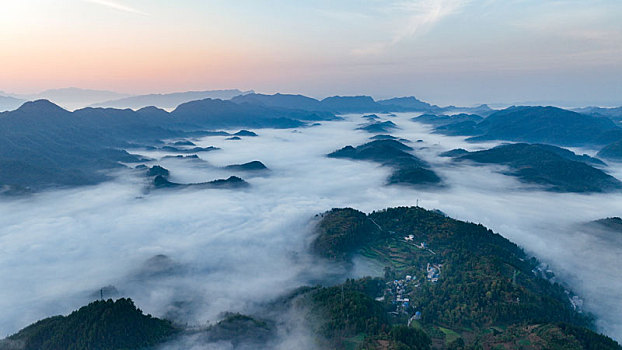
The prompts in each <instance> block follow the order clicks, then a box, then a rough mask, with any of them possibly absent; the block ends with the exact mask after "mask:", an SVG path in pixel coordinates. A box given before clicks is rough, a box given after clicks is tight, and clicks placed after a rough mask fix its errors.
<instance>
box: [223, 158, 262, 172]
mask: <svg viewBox="0 0 622 350" xmlns="http://www.w3.org/2000/svg"><path fill="white" fill-rule="evenodd" d="M225 169H227V170H237V171H264V170H268V168H267V167H266V166H265V165H264V164H263V163H262V162H260V161H258V160H253V161H251V162H248V163H244V164H232V165H227V166H226V167H225Z"/></svg>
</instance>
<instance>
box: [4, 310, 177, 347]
mask: <svg viewBox="0 0 622 350" xmlns="http://www.w3.org/2000/svg"><path fill="white" fill-rule="evenodd" d="M176 332H177V330H176V328H175V327H173V325H172V324H171V323H170V322H169V321H165V320H160V319H157V318H154V317H152V316H151V315H144V314H143V312H142V311H141V310H140V309H138V308H136V306H135V305H134V302H133V301H132V300H131V299H118V300H116V301H113V300H111V299H109V300H106V301H95V302H92V303H90V304H89V305H87V306H84V307H82V308H80V309H79V310H77V311H74V312H72V313H71V314H69V315H68V316H54V317H50V318H46V319H44V320H41V321H39V322H37V323H34V324H32V325H30V326H28V327H26V328H24V329H22V330H21V331H19V332H18V333H17V334H14V335H12V336H10V337H8V338H7V339H6V340H4V341H3V342H0V349H2V348H6V349H11V347H13V348H16V349H22V350H31V349H32V350H61V349H62V350H93V349H98V350H114V349H128V350H129V349H143V348H145V347H148V346H153V345H156V344H158V343H160V342H162V341H163V340H165V339H167V338H168V337H170V336H171V335H173V334H175V333H176Z"/></svg>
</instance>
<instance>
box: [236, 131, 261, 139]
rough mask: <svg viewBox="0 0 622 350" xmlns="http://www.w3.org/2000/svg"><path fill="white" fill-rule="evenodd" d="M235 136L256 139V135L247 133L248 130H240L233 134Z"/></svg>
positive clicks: (250, 132)
mask: <svg viewBox="0 0 622 350" xmlns="http://www.w3.org/2000/svg"><path fill="white" fill-rule="evenodd" d="M233 135H235V136H244V137H256V136H257V134H256V133H254V132H252V131H249V130H240V131H238V132H236V133H235V134H233Z"/></svg>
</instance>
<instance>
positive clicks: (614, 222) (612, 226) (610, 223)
mask: <svg viewBox="0 0 622 350" xmlns="http://www.w3.org/2000/svg"><path fill="white" fill-rule="evenodd" d="M591 223H592V224H596V225H599V226H601V227H603V228H605V229H607V230H610V231H614V232H618V233H622V218H620V217H618V216H615V217H610V218H605V219H598V220H594V221H592V222H591Z"/></svg>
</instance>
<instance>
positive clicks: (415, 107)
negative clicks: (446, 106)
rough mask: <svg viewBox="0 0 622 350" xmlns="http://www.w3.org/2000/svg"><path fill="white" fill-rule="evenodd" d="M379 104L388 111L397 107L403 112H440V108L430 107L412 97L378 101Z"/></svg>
mask: <svg viewBox="0 0 622 350" xmlns="http://www.w3.org/2000/svg"><path fill="white" fill-rule="evenodd" d="M378 103H379V104H381V105H383V106H386V107H387V108H388V109H391V110H395V107H399V108H400V109H402V110H403V111H413V112H433V113H436V112H440V111H441V108H440V107H439V106H436V105H431V104H429V103H427V102H423V101H421V100H419V99H417V98H416V97H414V96H409V97H396V98H391V99H387V100H379V101H378Z"/></svg>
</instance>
